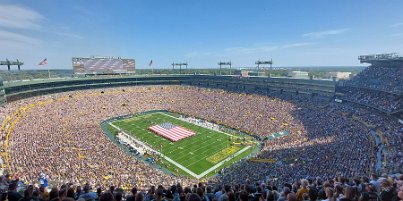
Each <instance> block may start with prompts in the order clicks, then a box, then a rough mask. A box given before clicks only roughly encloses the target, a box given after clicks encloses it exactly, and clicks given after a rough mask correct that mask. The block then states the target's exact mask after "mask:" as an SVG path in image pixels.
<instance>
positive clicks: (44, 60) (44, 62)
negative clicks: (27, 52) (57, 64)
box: [38, 58, 48, 65]
mask: <svg viewBox="0 0 403 201" xmlns="http://www.w3.org/2000/svg"><path fill="white" fill-rule="evenodd" d="M46 64H48V59H47V58H45V59H43V60H42V61H41V62H39V64H38V65H46Z"/></svg>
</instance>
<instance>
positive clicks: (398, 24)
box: [389, 22, 403, 28]
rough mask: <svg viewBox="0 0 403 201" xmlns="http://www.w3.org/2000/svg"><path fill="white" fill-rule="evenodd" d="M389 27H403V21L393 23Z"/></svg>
mask: <svg viewBox="0 0 403 201" xmlns="http://www.w3.org/2000/svg"><path fill="white" fill-rule="evenodd" d="M389 27H391V28H396V27H403V22H400V23H396V24H391V25H389Z"/></svg>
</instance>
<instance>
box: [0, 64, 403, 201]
mask: <svg viewBox="0 0 403 201" xmlns="http://www.w3.org/2000/svg"><path fill="white" fill-rule="evenodd" d="M389 70H390V69H389ZM394 70H397V71H399V72H400V71H401V69H394ZM393 72H394V71H393ZM394 73H395V72H394ZM394 73H390V71H388V69H387V68H379V67H377V68H373V67H370V68H367V69H366V70H364V71H363V72H362V73H360V74H359V75H358V76H357V77H356V78H354V79H353V80H351V81H348V82H347V85H353V86H356V85H360V86H362V87H366V88H371V89H376V90H382V91H385V92H382V93H375V92H374V91H373V90H361V91H360V90H358V91H357V90H356V91H354V90H353V91H351V92H347V93H346V94H345V97H346V98H349V99H350V100H353V102H359V103H364V104H367V105H372V106H376V107H378V108H381V109H383V110H385V111H392V110H395V109H399V108H402V105H401V104H402V103H401V100H402V99H401V96H399V93H401V92H402V91H403V89H402V88H401V87H402V85H401V83H403V80H402V78H403V76H401V75H403V73H400V74H399V73H398V75H395V74H394ZM379 77H380V78H379ZM378 78H379V79H378ZM376 79H378V81H377V80H376ZM399 83H400V85H399ZM389 92H392V93H389ZM261 94H264V95H258V94H245V93H232V92H227V91H223V90H218V89H206V88H197V87H187V86H139V87H125V88H114V89H106V90H103V89H98V90H83V91H74V92H66V93H58V94H53V95H45V96H40V97H33V98H28V99H23V100H18V101H15V102H11V103H8V104H7V106H6V107H2V108H0V119H1V120H3V121H4V122H7V121H9V122H11V123H9V124H3V126H2V133H1V135H2V136H1V139H2V141H1V143H2V144H1V145H2V150H1V156H2V157H1V159H2V160H1V161H0V162H1V163H2V166H3V167H5V169H8V170H9V171H10V172H11V173H12V174H13V175H12V178H11V176H10V175H8V176H7V175H5V176H4V177H1V179H0V189H1V190H2V192H3V197H4V196H5V195H7V193H5V192H6V191H8V192H13V191H15V188H16V186H15V185H16V182H13V181H12V180H13V179H14V180H15V179H17V178H18V181H24V182H25V183H28V184H36V185H38V177H39V175H41V174H47V179H48V180H49V183H50V185H51V186H53V187H56V186H58V187H60V188H59V189H51V191H50V193H48V194H47V195H46V193H45V190H44V189H41V188H40V189H39V190H37V189H36V188H35V187H34V186H28V187H27V188H26V191H25V196H24V198H23V199H22V200H30V199H31V198H32V197H35V196H36V198H38V199H39V198H40V199H43V200H58V199H60V200H62V199H63V200H64V199H67V197H71V198H72V199H74V200H79V199H80V198H87V197H89V198H91V199H94V200H95V199H99V200H115V199H116V200H122V198H123V197H124V196H122V193H121V192H119V191H118V190H116V191H115V190H114V189H113V188H110V189H109V190H108V191H106V192H105V189H106V188H109V187H111V186H117V187H119V188H124V189H129V188H132V187H134V186H135V187H136V188H137V189H138V190H139V191H140V190H147V189H148V188H149V187H150V186H157V185H160V186H159V187H157V188H155V187H153V188H151V189H148V191H147V193H146V194H136V193H134V194H135V196H133V197H130V198H128V199H131V200H139V201H142V200H145V201H151V200H158V201H160V200H163V199H165V200H169V199H171V200H175V201H177V200H181V201H184V200H192V201H193V200H208V201H210V200H217V201H223V200H230V201H233V200H244V201H246V200H248V201H253V200H256V201H260V200H279V201H283V200H296V201H302V200H326V201H327V200H329V201H330V200H331V201H340V200H342V199H343V200H357V201H358V200H363V201H365V200H376V199H375V198H379V199H377V200H397V199H398V198H397V197H396V195H397V191H398V189H399V188H401V187H400V186H401V184H402V183H401V182H402V178H400V179H399V180H394V179H393V178H388V177H384V178H380V179H377V178H376V177H377V175H376V174H374V175H373V178H372V180H371V181H370V180H369V179H368V178H366V177H365V176H367V175H370V174H371V173H375V172H378V173H383V174H382V175H384V174H385V175H388V174H393V173H402V172H403V146H402V144H403V126H402V125H401V124H399V123H398V122H397V121H395V120H394V119H392V117H388V116H385V115H384V114H382V113H378V112H376V111H372V110H369V109H367V108H361V107H358V106H356V105H353V104H350V103H342V104H340V103H333V102H331V101H330V99H328V98H323V97H320V96H317V97H312V96H308V95H304V94H289V93H279V92H274V91H270V92H267V91H266V92H262V93H261ZM385 94H387V95H385ZM266 95H269V96H266ZM148 110H170V111H172V112H177V113H180V114H184V115H187V116H190V117H195V118H199V119H205V120H207V121H210V122H214V123H217V124H222V125H226V126H229V127H232V128H234V129H237V130H240V131H243V132H246V133H249V134H251V135H254V136H256V137H257V138H259V139H260V140H261V141H262V149H261V151H260V152H259V153H258V154H257V155H256V159H270V160H267V161H264V160H262V161H263V162H262V161H259V160H249V159H243V160H242V161H240V162H239V163H236V164H234V165H232V166H230V167H227V168H225V169H223V170H222V171H221V173H219V174H218V176H216V177H214V178H212V180H211V181H212V182H214V183H215V184H216V185H224V187H221V188H219V187H218V186H212V184H209V185H207V186H200V189H201V190H200V189H199V188H198V186H192V184H194V183H197V181H196V180H194V179H191V178H187V177H184V176H178V175H173V174H168V173H165V172H163V171H162V170H161V169H158V168H155V167H151V166H150V165H149V164H147V163H146V162H145V161H143V160H140V159H138V158H135V157H133V156H130V155H128V154H127V153H125V152H124V151H123V150H121V149H120V148H119V147H117V146H116V145H115V144H114V143H113V142H111V141H110V140H109V138H108V137H107V136H106V135H104V134H103V131H102V130H101V127H100V122H102V121H104V120H106V119H109V118H112V117H116V116H121V115H126V114H133V113H139V112H144V111H148ZM16 111H17V112H16ZM8 117H11V118H8ZM280 131H288V132H289V133H290V134H289V135H286V136H284V137H281V138H275V139H273V140H266V139H265V137H266V136H269V135H271V134H273V133H276V132H280ZM373 133H376V135H377V136H378V137H379V138H380V139H381V142H380V143H377V142H375V140H374V138H373V137H371V135H372V134H373ZM379 151H380V152H381V154H382V157H381V159H382V162H383V163H382V167H377V166H376V163H377V160H380V159H379V158H377V157H376V152H379ZM190 157H191V156H190ZM379 171H381V172H379ZM356 176H364V177H361V178H356ZM344 177H346V178H350V179H346V178H344ZM306 178H308V179H309V181H308V180H301V179H306ZM300 181H301V182H300ZM85 183H87V184H86V185H84V188H83V193H81V192H80V190H79V189H80V188H78V186H80V185H83V184H85ZM178 183H181V184H182V185H183V186H184V187H182V186H181V185H177V184H178ZM256 183H257V184H256ZM263 183H266V184H263ZM67 184H68V185H67ZM17 186H18V185H17ZM300 186H302V187H300ZM91 187H95V188H99V189H100V190H98V191H99V192H98V193H91V192H90V191H91ZM205 187H206V188H205ZM216 187H217V188H216ZM280 187H281V188H282V190H280ZM214 188H216V189H215V191H214V190H213V189H214ZM204 189H205V191H204ZM221 189H222V190H221ZM298 189H299V190H298ZM313 189H314V190H313ZM311 190H312V192H311ZM213 191H214V192H215V194H212V193H213ZM315 191H316V195H317V197H316V198H315V196H314V195H315ZM52 192H53V193H52ZM220 192H221V193H220ZM388 192H393V196H392V197H393V199H390V195H389V194H390V193H389V194H388ZM119 193H120V195H119ZM385 193H386V194H388V196H389V197H388V196H386V197H385ZM399 193H400V192H399ZM311 194H312V195H311ZM67 195H70V196H67ZM82 195H87V197H86V196H82ZM208 195H210V196H211V197H209V196H208ZM14 196H16V197H18V196H17V194H15V195H14ZM46 196H48V197H46ZM311 196H313V197H311ZM321 196H322V197H321ZM376 196H378V197H376ZM314 198H315V199H314ZM400 199H401V198H400ZM9 200H10V195H9ZM16 200H18V199H16ZM34 200H35V199H34ZM85 200H87V199H85Z"/></svg>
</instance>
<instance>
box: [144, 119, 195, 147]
mask: <svg viewBox="0 0 403 201" xmlns="http://www.w3.org/2000/svg"><path fill="white" fill-rule="evenodd" d="M148 129H149V130H151V131H153V132H154V133H156V134H158V135H160V136H162V137H164V138H166V139H168V140H170V141H172V142H176V141H178V140H181V139H184V138H187V137H190V136H193V135H196V133H195V132H192V131H189V130H187V129H185V128H183V127H180V126H176V125H175V124H172V123H169V122H166V123H162V124H160V125H154V126H150V127H149V128H148Z"/></svg>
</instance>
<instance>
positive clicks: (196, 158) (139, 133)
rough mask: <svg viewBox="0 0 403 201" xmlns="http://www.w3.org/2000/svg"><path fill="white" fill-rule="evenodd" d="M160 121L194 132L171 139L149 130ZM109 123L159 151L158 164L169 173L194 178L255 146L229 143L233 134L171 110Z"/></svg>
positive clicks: (225, 163)
mask: <svg viewBox="0 0 403 201" xmlns="http://www.w3.org/2000/svg"><path fill="white" fill-rule="evenodd" d="M162 123H172V124H174V125H176V126H181V127H183V128H186V129H187V130H190V131H193V132H195V133H196V135H194V136H191V137H188V138H185V139H182V140H179V141H177V142H171V141H170V140H168V139H166V138H164V137H161V136H159V135H157V134H155V133H154V132H152V131H150V130H149V129H148V128H149V127H150V126H154V125H160V124H162ZM112 125H113V126H114V127H116V128H118V129H120V130H121V131H123V132H124V133H126V134H129V135H131V136H133V138H135V139H136V140H138V141H141V142H144V143H145V144H146V145H148V146H150V147H151V148H152V149H153V150H155V151H158V152H160V153H162V154H163V155H164V158H163V161H164V162H163V163H164V165H162V164H161V166H163V167H165V168H167V169H168V170H170V171H171V172H172V173H180V174H186V175H191V176H194V177H196V178H202V177H203V176H207V175H212V174H213V173H214V172H215V171H217V170H219V169H221V168H223V167H225V166H228V165H230V164H232V163H234V162H236V161H239V160H240V159H241V158H243V157H245V156H247V155H248V154H250V153H251V152H252V150H253V149H254V145H250V146H248V145H242V144H240V143H239V144H237V145H231V143H232V142H234V141H231V136H234V135H230V134H227V133H223V132H219V131H214V130H211V129H208V128H204V127H201V126H198V125H195V124H193V123H189V122H186V121H183V120H180V119H178V118H176V117H174V116H172V115H171V114H170V113H163V112H154V113H147V114H142V115H137V116H135V117H132V118H129V119H124V120H117V121H114V122H112ZM234 137H236V136H234ZM238 137H239V136H238ZM238 141H240V140H238ZM159 163H162V162H159ZM167 163H168V164H169V165H167Z"/></svg>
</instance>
